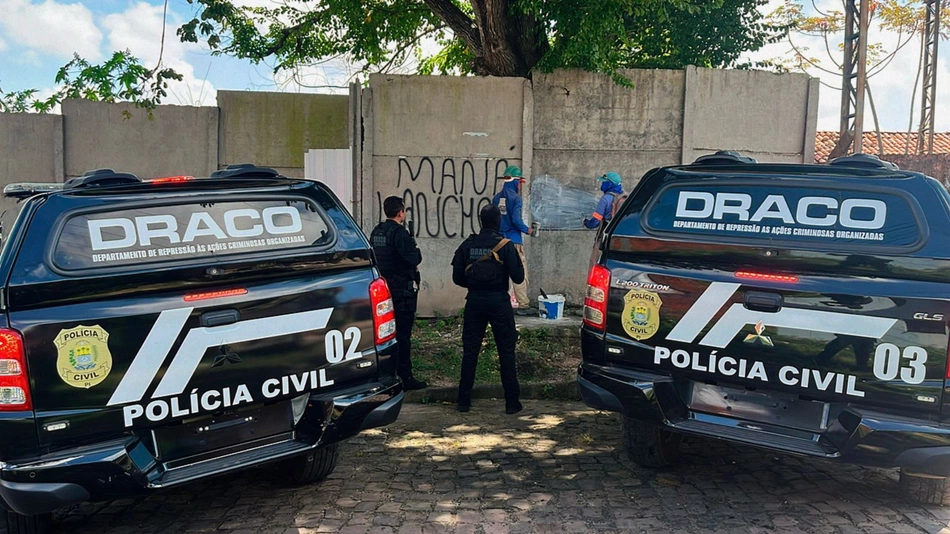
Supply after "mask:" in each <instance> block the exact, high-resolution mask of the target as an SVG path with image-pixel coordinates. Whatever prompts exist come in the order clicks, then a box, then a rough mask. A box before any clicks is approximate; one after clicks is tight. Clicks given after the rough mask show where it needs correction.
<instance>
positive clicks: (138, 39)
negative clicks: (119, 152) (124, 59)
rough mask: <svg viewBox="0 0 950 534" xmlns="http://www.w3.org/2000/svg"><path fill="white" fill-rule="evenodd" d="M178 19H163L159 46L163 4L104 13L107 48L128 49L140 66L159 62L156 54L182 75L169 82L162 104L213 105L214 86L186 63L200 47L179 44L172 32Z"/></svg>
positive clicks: (170, 15) (138, 4)
mask: <svg viewBox="0 0 950 534" xmlns="http://www.w3.org/2000/svg"><path fill="white" fill-rule="evenodd" d="M180 23H181V21H179V20H176V19H175V18H174V17H173V16H172V14H171V13H169V15H168V20H167V21H166V22H165V44H164V49H163V47H162V6H153V5H149V4H146V3H144V2H138V3H135V4H132V5H130V6H129V8H128V9H126V10H125V11H124V12H121V13H114V14H111V15H107V16H106V17H105V18H104V19H103V21H102V26H103V28H105V30H106V33H107V39H106V41H107V48H108V49H109V50H126V49H128V50H130V51H131V52H132V55H134V56H135V57H137V58H138V59H139V60H140V61H141V62H142V64H143V65H145V66H147V67H149V68H151V67H154V66H155V65H156V64H158V61H159V57H161V62H162V65H163V66H164V67H169V68H172V69H174V70H175V71H177V72H178V73H179V74H181V75H182V76H184V79H183V80H182V81H180V82H176V81H172V82H170V83H169V90H168V97H167V98H166V99H165V100H164V102H163V103H165V104H182V105H205V106H207V105H214V104H215V101H216V96H215V88H214V87H213V86H212V84H211V83H210V82H208V81H206V80H204V79H202V78H203V75H202V76H201V77H199V75H196V73H195V68H194V66H193V65H192V64H191V63H189V62H188V60H187V54H188V53H189V52H193V51H200V50H202V49H201V46H200V45H197V44H194V43H182V42H181V41H180V40H179V39H178V36H177V35H176V33H175V31H176V29H177V28H178V26H179V25H180Z"/></svg>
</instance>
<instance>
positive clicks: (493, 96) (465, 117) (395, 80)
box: [370, 75, 525, 158]
mask: <svg viewBox="0 0 950 534" xmlns="http://www.w3.org/2000/svg"><path fill="white" fill-rule="evenodd" d="M524 86H525V84H524V80H522V79H520V78H493V77H474V78H472V77H465V78H463V77H457V76H426V77H413V76H388V75H376V76H371V77H370V87H372V89H373V106H374V108H375V110H374V113H375V117H376V123H375V124H374V129H375V133H376V134H377V136H376V139H375V148H374V150H375V152H374V153H375V154H376V155H385V156H432V155H441V156H465V157H472V156H480V157H516V158H520V157H521V133H522V109H523V105H524V97H523V95H524Z"/></svg>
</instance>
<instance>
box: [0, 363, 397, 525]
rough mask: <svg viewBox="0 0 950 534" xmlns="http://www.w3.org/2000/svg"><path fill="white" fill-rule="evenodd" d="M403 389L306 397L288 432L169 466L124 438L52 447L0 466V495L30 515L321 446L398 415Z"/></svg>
mask: <svg viewBox="0 0 950 534" xmlns="http://www.w3.org/2000/svg"><path fill="white" fill-rule="evenodd" d="M404 396H405V394H404V393H403V391H402V384H401V382H399V381H398V379H395V378H393V379H392V380H387V381H386V382H385V383H374V384H371V385H364V386H360V387H358V388H354V389H350V390H346V391H342V392H336V393H334V394H321V395H311V396H310V398H309V401H308V402H307V405H306V409H305V410H304V413H303V415H302V417H301V418H300V420H299V422H298V423H297V425H296V427H295V429H294V432H293V433H292V435H287V436H286V437H284V438H279V437H272V438H268V439H262V440H259V441H257V442H254V443H249V444H246V447H244V448H243V450H238V451H236V452H235V451H231V452H230V453H229V454H227V455H222V456H220V457H211V458H207V459H203V460H202V461H200V462H195V463H193V464H188V465H177V466H175V467H174V468H171V467H169V465H168V464H163V463H162V462H161V461H160V459H158V458H156V457H155V455H154V454H153V452H152V450H151V448H150V447H148V446H147V445H146V444H145V443H143V442H142V441H141V440H140V439H138V438H137V437H134V436H130V437H127V438H124V439H120V440H114V441H110V442H105V443H99V444H96V445H90V446H85V447H79V448H75V449H69V450H63V451H57V452H56V453H55V454H50V455H47V456H44V457H42V458H41V459H40V460H36V461H32V462H25V463H5V464H3V463H0V497H2V498H3V504H4V505H5V506H6V507H7V508H8V509H10V510H13V511H14V512H17V513H20V514H25V515H36V514H41V513H45V512H51V511H53V510H56V509H59V508H63V507H66V506H70V505H73V504H78V503H80V502H84V501H101V500H109V499H113V498H118V497H122V496H129V495H135V494H142V493H148V492H149V491H154V490H157V489H160V488H164V487H169V486H174V485H177V484H181V483H185V482H189V481H192V480H197V479H202V478H207V477H210V476H215V475H220V474H224V473H228V472H231V471H235V470H238V469H243V468H246V467H250V466H253V465H258V464H262V463H266V462H270V461H274V460H279V459H282V458H289V457H292V456H296V455H298V454H303V453H306V452H307V451H309V450H312V449H316V448H320V447H324V446H327V445H330V444H333V443H336V442H339V441H342V440H344V439H346V438H348V437H351V436H353V435H355V434H357V433H358V432H360V431H361V430H365V429H368V428H374V427H378V426H383V425H387V424H389V423H392V422H393V421H395V420H396V418H397V417H398V416H399V411H400V409H401V407H402V401H403V398H404Z"/></svg>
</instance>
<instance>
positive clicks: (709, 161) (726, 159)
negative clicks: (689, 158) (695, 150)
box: [692, 150, 758, 165]
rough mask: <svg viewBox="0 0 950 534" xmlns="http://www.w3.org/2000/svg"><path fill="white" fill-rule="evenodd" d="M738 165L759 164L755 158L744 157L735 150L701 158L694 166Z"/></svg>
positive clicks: (722, 151)
mask: <svg viewBox="0 0 950 534" xmlns="http://www.w3.org/2000/svg"><path fill="white" fill-rule="evenodd" d="M736 163H743V164H746V163H758V162H757V161H756V160H755V158H750V157H749V156H743V155H742V154H740V153H738V152H736V151H734V150H718V151H716V153H715V154H706V155H705V156H699V157H698V158H696V161H694V162H693V163H692V164H693V165H735V164H736Z"/></svg>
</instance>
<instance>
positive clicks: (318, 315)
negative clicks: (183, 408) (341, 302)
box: [152, 308, 333, 399]
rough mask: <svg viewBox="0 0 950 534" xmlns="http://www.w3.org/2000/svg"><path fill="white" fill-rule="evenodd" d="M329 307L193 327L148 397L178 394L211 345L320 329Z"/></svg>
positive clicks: (325, 324) (328, 318) (328, 313)
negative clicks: (218, 324) (222, 324)
mask: <svg viewBox="0 0 950 534" xmlns="http://www.w3.org/2000/svg"><path fill="white" fill-rule="evenodd" d="M332 312H333V308H324V309H322V310H314V311H308V312H300V313H291V314H288V315H278V316H275V317H265V318H263V319H252V320H250V321H241V322H237V323H234V324H229V325H224V326H214V327H205V328H194V329H192V330H191V331H189V332H188V335H187V336H186V337H185V341H184V342H183V343H182V344H181V348H179V349H178V353H177V354H175V359H173V360H172V363H171V365H169V366H168V370H167V371H165V376H163V377H162V381H161V382H159V384H158V387H157V388H156V389H155V393H154V394H153V395H152V398H155V399H157V398H160V397H168V396H171V395H180V394H181V393H182V392H183V391H184V390H185V388H186V387H187V386H188V382H190V381H191V377H192V376H194V374H195V370H196V369H197V368H198V363H200V362H201V358H203V357H204V355H205V352H206V351H207V350H208V349H209V348H211V347H218V346H220V345H225V344H230V343H242V342H245V341H254V340H258V339H268V338H273V337H280V336H287V335H291V334H299V333H301V332H309V331H312V330H321V329H323V328H325V327H326V326H327V323H328V322H329V321H330V314H331V313H332Z"/></svg>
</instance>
